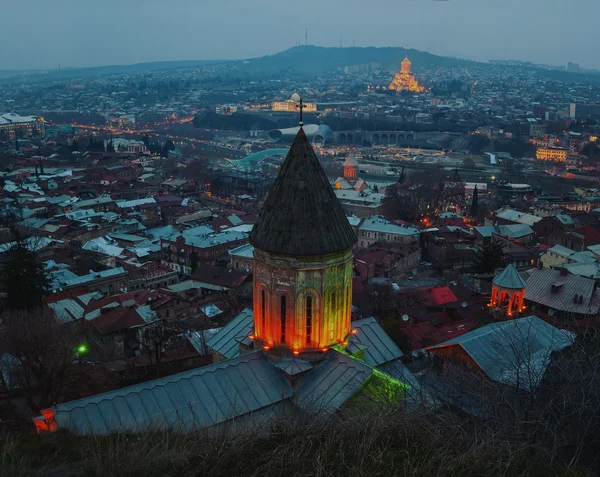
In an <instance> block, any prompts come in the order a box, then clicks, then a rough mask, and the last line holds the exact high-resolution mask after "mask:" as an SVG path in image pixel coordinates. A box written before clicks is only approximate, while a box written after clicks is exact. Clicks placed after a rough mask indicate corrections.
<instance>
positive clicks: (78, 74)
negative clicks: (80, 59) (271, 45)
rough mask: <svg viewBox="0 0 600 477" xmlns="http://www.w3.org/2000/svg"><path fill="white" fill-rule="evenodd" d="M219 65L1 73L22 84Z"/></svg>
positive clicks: (190, 63)
mask: <svg viewBox="0 0 600 477" xmlns="http://www.w3.org/2000/svg"><path fill="white" fill-rule="evenodd" d="M215 63H219V61H217V60H189V61H156V62H150V63H136V64H132V65H107V66H94V67H89V68H63V69H60V70H59V69H56V70H50V71H47V70H45V71H43V70H35V71H24V72H20V71H10V72H9V71H7V70H4V71H0V79H1V78H2V77H3V76H8V74H9V73H10V74H11V77H10V78H7V79H6V80H5V82H10V83H22V82H37V81H56V80H69V79H74V78H89V77H93V76H108V75H121V74H136V73H147V72H152V71H163V70H174V69H179V68H200V67H202V66H206V65H209V64H215Z"/></svg>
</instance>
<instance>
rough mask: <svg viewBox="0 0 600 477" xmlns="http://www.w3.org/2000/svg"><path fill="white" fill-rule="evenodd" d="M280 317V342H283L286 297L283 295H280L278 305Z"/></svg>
mask: <svg viewBox="0 0 600 477" xmlns="http://www.w3.org/2000/svg"><path fill="white" fill-rule="evenodd" d="M279 313H280V318H281V342H282V343H285V318H286V299H285V295H281V305H280V310H279Z"/></svg>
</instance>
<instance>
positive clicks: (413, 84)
mask: <svg viewBox="0 0 600 477" xmlns="http://www.w3.org/2000/svg"><path fill="white" fill-rule="evenodd" d="M411 69H412V63H411V62H410V60H409V59H408V57H406V58H404V61H402V63H401V65H400V72H399V73H396V76H394V79H393V80H392V82H391V83H390V89H391V90H393V91H412V92H413V93H422V92H423V91H425V88H424V87H423V86H421V85H420V84H419V82H418V81H417V79H416V78H415V76H414V75H413V74H412V72H411Z"/></svg>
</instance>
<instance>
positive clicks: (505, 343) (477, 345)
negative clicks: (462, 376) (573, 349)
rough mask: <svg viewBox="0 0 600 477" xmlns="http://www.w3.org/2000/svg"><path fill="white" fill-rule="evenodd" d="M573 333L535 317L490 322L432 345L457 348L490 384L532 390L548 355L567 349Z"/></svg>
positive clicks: (432, 349) (541, 373)
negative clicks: (502, 384)
mask: <svg viewBox="0 0 600 477" xmlns="http://www.w3.org/2000/svg"><path fill="white" fill-rule="evenodd" d="M574 341H575V334H574V333H571V332H569V331H565V330H560V329H558V328H555V327H554V326H552V325H550V324H548V323H546V322H545V321H543V320H541V319H540V318H538V317H537V316H528V317H525V318H518V319H516V320H509V321H503V322H499V323H492V324H490V325H486V326H483V327H481V328H478V329H476V330H473V331H469V332H468V333H465V334H464V335H462V336H459V337H457V338H454V339H451V340H449V341H446V342H444V343H441V344H439V345H436V346H431V347H429V348H427V350H428V351H431V352H433V353H434V354H435V350H436V349H439V348H444V347H447V346H451V345H459V346H461V347H462V348H463V349H464V350H465V351H466V352H467V353H468V354H469V356H470V357H471V358H472V359H473V360H474V361H475V362H476V363H477V364H478V365H479V366H480V367H481V369H482V370H483V371H484V372H485V373H486V374H487V375H488V376H489V377H490V378H491V379H493V380H494V381H498V382H501V383H504V384H510V385H513V386H518V387H520V388H522V389H526V390H532V389H535V388H536V387H537V386H538V384H539V383H540V381H541V379H542V377H543V375H544V372H545V371H546V367H547V366H548V364H549V363H550V355H551V354H552V352H554V351H559V350H561V349H563V348H565V347H567V346H570V345H571V344H573V342H574Z"/></svg>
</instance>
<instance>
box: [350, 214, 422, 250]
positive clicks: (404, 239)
mask: <svg viewBox="0 0 600 477" xmlns="http://www.w3.org/2000/svg"><path fill="white" fill-rule="evenodd" d="M420 234H421V231H420V230H419V229H418V228H416V227H414V226H411V225H398V224H394V223H393V222H390V221H389V220H386V219H384V218H383V217H381V216H374V217H370V218H368V219H365V220H364V222H363V223H362V224H361V225H360V226H359V227H358V246H359V247H360V248H366V247H369V246H371V245H372V244H374V243H376V242H380V243H381V242H387V243H400V244H407V245H416V244H417V243H418V242H419V236H420Z"/></svg>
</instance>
